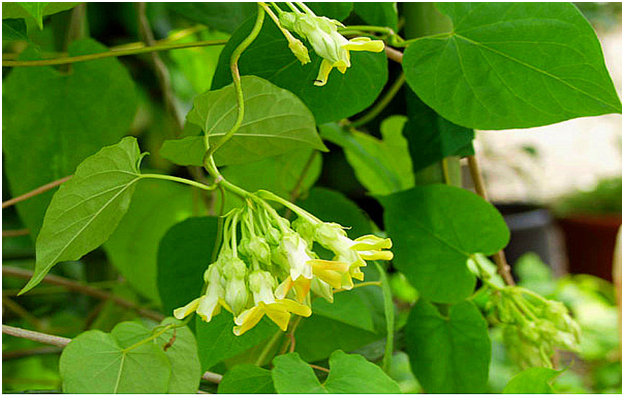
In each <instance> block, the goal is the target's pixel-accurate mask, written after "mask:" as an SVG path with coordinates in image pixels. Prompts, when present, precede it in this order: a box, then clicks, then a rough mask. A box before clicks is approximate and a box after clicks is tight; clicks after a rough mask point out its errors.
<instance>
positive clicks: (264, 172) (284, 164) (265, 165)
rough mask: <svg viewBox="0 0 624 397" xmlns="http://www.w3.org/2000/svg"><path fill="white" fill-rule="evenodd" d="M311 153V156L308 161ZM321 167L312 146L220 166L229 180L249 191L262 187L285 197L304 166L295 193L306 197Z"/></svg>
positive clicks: (287, 196) (288, 194)
mask: <svg viewBox="0 0 624 397" xmlns="http://www.w3.org/2000/svg"><path fill="white" fill-rule="evenodd" d="M313 153H314V158H313V159H312V162H311V163H309V161H310V157H311V156H312V154H313ZM321 166H322V156H321V154H320V153H318V152H316V151H313V150H311V149H297V150H293V151H290V152H288V153H284V154H281V155H279V156H274V157H269V158H266V159H263V160H260V161H256V162H254V163H247V164H240V165H230V166H227V167H226V168H225V169H223V171H222V174H223V177H224V178H225V179H227V180H228V181H230V182H232V183H234V184H235V185H237V186H240V187H242V188H243V189H246V190H248V191H250V192H255V191H257V190H259V189H265V190H270V191H271V192H273V193H275V194H277V195H278V196H281V197H284V198H286V199H288V198H290V196H291V194H292V192H293V191H294V190H295V187H297V186H298V184H299V181H300V179H301V175H302V173H303V171H304V169H305V168H306V167H307V171H306V173H305V176H304V178H303V180H302V181H301V184H300V185H299V186H298V187H299V189H298V192H299V194H300V195H304V196H305V195H306V193H307V191H308V189H309V188H310V186H312V185H313V184H314V182H316V180H317V179H318V177H319V176H320V175H321Z"/></svg>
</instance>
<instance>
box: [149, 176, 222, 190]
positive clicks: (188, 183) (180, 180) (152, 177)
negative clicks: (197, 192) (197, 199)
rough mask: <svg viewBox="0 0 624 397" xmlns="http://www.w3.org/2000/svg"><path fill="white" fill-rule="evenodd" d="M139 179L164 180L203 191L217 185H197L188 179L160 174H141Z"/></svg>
mask: <svg viewBox="0 0 624 397" xmlns="http://www.w3.org/2000/svg"><path fill="white" fill-rule="evenodd" d="M139 178H141V179H144V178H151V179H164V180H167V181H172V182H178V183H184V184H186V185H189V186H193V187H196V188H199V189H203V190H214V189H215V188H216V187H217V185H216V184H214V185H204V184H203V183H199V182H196V181H193V180H190V179H186V178H179V177H177V176H171V175H161V174H142V175H141V176H140V177H139Z"/></svg>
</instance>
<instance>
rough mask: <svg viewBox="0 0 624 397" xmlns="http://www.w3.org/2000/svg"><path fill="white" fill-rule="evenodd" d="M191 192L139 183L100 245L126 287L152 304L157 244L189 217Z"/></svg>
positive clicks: (151, 182)
mask: <svg viewBox="0 0 624 397" xmlns="http://www.w3.org/2000/svg"><path fill="white" fill-rule="evenodd" d="M192 190H193V189H192V188H190V187H189V186H185V185H181V184H177V183H171V182H165V183H163V182H162V181H157V180H145V181H142V182H141V183H140V184H139V185H138V186H137V188H136V190H135V192H134V195H133V196H132V203H131V204H130V207H129V208H128V212H127V214H126V216H124V217H123V219H122V220H121V222H120V223H119V226H118V227H117V229H116V230H115V232H114V233H113V234H111V236H110V237H109V239H108V241H106V243H105V244H104V250H105V251H106V255H107V256H108V259H109V260H110V261H111V263H112V264H113V265H114V266H115V267H116V268H117V269H118V270H119V272H120V273H121V274H122V275H123V276H124V278H125V279H126V280H127V281H128V283H129V284H130V285H132V287H133V288H135V289H136V290H137V291H138V292H140V293H141V294H142V295H143V296H145V297H147V298H149V299H151V300H152V301H154V302H158V301H159V297H158V288H157V283H156V278H157V273H158V265H157V254H158V244H159V243H160V239H161V238H162V237H163V236H164V235H165V233H166V232H167V230H168V229H169V228H170V227H171V226H173V225H175V224H176V223H178V222H181V221H182V220H184V219H186V218H188V217H189V216H191V215H192V214H193V194H194V193H193V191H192ZM204 241H205V240H204ZM174 280H175V279H172V280H171V281H174ZM167 314H168V315H171V313H167Z"/></svg>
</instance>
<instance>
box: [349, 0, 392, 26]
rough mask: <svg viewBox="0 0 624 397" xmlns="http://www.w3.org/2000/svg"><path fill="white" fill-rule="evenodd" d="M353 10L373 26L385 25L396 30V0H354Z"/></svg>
mask: <svg viewBox="0 0 624 397" xmlns="http://www.w3.org/2000/svg"><path fill="white" fill-rule="evenodd" d="M354 11H355V13H356V14H358V15H359V16H360V17H362V19H363V20H364V22H366V23H367V24H369V25H374V26H387V27H389V28H392V29H393V30H395V31H396V30H397V24H398V23H399V16H398V14H397V5H396V2H373V1H371V2H359V1H358V2H355V3H354Z"/></svg>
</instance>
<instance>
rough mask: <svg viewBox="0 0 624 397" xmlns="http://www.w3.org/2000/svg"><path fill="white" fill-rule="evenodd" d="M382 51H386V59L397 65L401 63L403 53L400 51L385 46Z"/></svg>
mask: <svg viewBox="0 0 624 397" xmlns="http://www.w3.org/2000/svg"><path fill="white" fill-rule="evenodd" d="M384 50H385V51H386V56H387V57H388V59H391V60H393V61H394V62H397V63H403V53H402V52H401V51H399V50H395V49H394V48H390V47H388V46H385V48H384Z"/></svg>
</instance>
